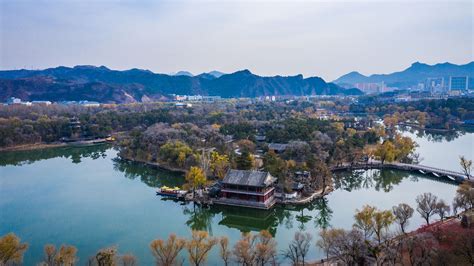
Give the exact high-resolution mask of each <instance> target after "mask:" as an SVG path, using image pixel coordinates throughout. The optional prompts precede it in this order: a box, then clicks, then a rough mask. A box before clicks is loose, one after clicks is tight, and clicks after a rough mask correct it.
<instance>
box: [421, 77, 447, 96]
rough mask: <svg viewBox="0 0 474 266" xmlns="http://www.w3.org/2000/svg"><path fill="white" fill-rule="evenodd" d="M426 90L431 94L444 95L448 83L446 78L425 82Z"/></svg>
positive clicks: (430, 79)
mask: <svg viewBox="0 0 474 266" xmlns="http://www.w3.org/2000/svg"><path fill="white" fill-rule="evenodd" d="M425 90H427V91H430V92H431V93H443V92H445V91H446V82H445V80H444V78H442V77H441V78H440V77H436V78H427V79H426V81H425Z"/></svg>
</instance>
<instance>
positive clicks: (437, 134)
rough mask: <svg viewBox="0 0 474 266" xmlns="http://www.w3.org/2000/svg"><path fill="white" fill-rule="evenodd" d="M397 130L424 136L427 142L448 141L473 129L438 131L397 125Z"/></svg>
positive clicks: (473, 129) (473, 128) (420, 136)
mask: <svg viewBox="0 0 474 266" xmlns="http://www.w3.org/2000/svg"><path fill="white" fill-rule="evenodd" d="M399 130H400V131H402V132H409V133H411V134H413V135H416V136H417V137H418V138H424V139H426V140H428V141H429V142H450V141H453V140H455V139H457V138H459V137H461V136H463V135H465V134H466V133H472V132H473V131H474V127H465V128H459V129H457V130H449V131H439V130H429V129H428V130H424V129H416V128H412V127H409V126H399Z"/></svg>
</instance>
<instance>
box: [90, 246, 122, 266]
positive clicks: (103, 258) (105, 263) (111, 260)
mask: <svg viewBox="0 0 474 266" xmlns="http://www.w3.org/2000/svg"><path fill="white" fill-rule="evenodd" d="M116 256H117V247H108V248H103V249H101V250H99V251H98V252H97V254H96V255H95V258H94V259H95V261H94V262H95V264H92V265H98V266H115V265H117V260H116V259H117V257H116Z"/></svg>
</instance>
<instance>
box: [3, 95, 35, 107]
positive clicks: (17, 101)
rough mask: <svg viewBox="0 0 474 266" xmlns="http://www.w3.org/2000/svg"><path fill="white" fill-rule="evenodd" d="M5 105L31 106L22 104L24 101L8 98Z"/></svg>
mask: <svg viewBox="0 0 474 266" xmlns="http://www.w3.org/2000/svg"><path fill="white" fill-rule="evenodd" d="M7 104H8V105H13V104H21V105H27V106H30V105H31V102H24V101H22V100H21V99H20V98H16V97H10V98H8V100H7Z"/></svg>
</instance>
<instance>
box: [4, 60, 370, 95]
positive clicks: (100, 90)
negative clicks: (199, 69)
mask: <svg viewBox="0 0 474 266" xmlns="http://www.w3.org/2000/svg"><path fill="white" fill-rule="evenodd" d="M172 94H178V95H198V94H200V95H215V96H221V97H226V98H227V97H258V96H267V95H336V94H339V95H341V94H342V95H358V94H362V92H361V91H360V90H358V89H344V88H342V87H340V86H338V85H336V84H333V83H326V82H325V81H324V80H323V79H322V78H319V77H310V78H303V76H302V75H296V76H288V77H283V76H273V77H262V76H258V75H255V74H253V73H251V72H250V71H249V70H241V71H237V72H235V73H231V74H223V73H221V72H218V71H213V72H210V73H203V74H200V75H197V76H192V74H191V73H189V72H181V73H179V74H175V75H166V74H157V73H153V72H151V71H149V70H143V69H137V68H134V69H130V70H124V71H118V70H112V69H109V68H107V67H105V66H100V67H96V66H75V67H72V68H71V67H64V66H60V67H55V68H48V69H44V70H25V69H22V70H6V71H0V101H5V100H6V99H8V98H9V97H17V98H20V99H22V100H24V101H26V100H30V101H31V100H50V101H74V100H75V101H78V100H89V101H98V102H103V103H131V102H147V101H153V100H167V99H170V98H172V96H171V95H172Z"/></svg>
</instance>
